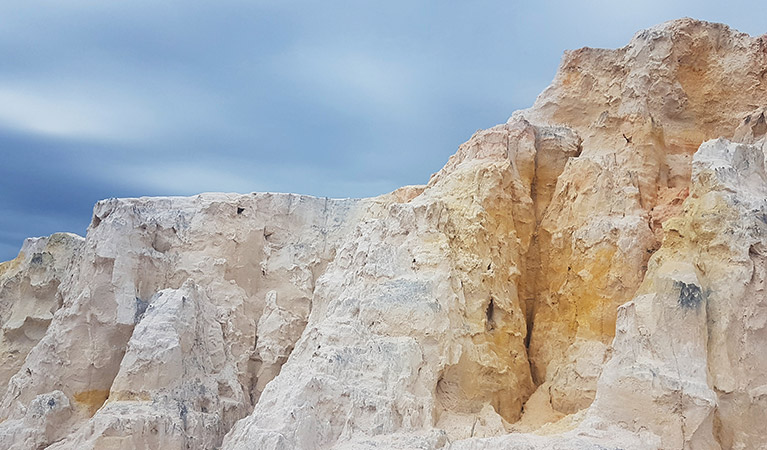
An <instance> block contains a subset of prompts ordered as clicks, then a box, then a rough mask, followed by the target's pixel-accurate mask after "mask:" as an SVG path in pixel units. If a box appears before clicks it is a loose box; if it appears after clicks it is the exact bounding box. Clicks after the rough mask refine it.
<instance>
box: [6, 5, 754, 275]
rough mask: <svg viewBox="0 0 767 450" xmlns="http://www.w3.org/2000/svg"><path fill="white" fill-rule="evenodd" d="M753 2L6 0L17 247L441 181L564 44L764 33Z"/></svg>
mask: <svg viewBox="0 0 767 450" xmlns="http://www.w3.org/2000/svg"><path fill="white" fill-rule="evenodd" d="M738 3H739V2H721V1H716V2H713V1H712V2H705V1H676V2H670V1H668V0H664V1H639V0H634V1H631V2H626V3H625V4H623V3H622V2H618V1H608V0H603V1H585V2H577V1H567V2H561V3H554V2H543V1H524V2H515V1H497V2H493V1H461V2H445V1H416V0H406V1H396V0H387V1H379V2H370V1H356V2H351V1H350V2H338V1H328V0H325V1H302V2H291V1H276V0H274V1H245V0H217V1H209V2H199V1H189V0H186V1H137V0H131V1H116V0H110V1H103V0H98V1H85V0H68V1H62V2H52V1H47V2H40V1H32V0H29V1H25V2H2V3H1V4H0V61H2V64H0V212H1V213H0V261H2V260H7V259H11V258H13V257H14V256H15V255H16V253H17V252H18V250H19V248H20V246H21V244H22V241H23V239H24V238H25V237H27V236H40V235H47V234H50V233H53V232H56V231H71V232H75V233H78V234H81V235H82V234H84V233H85V229H86V227H87V225H88V223H89V222H90V217H91V211H92V207H93V204H94V203H95V202H96V201H97V200H99V199H101V198H107V197H124V196H131V197H133V196H141V195H191V194H196V193H199V192H209V191H226V192H252V191H277V192H298V193H302V194H312V195H317V196H332V197H362V196H373V195H378V194H382V193H385V192H388V191H391V190H393V189H395V188H397V187H399V186H402V185H405V184H420V183H425V182H426V181H428V178H429V175H430V174H432V173H433V172H435V171H437V170H439V168H440V167H441V166H442V165H443V164H444V163H445V162H446V160H447V158H448V157H449V156H450V155H451V154H452V153H454V152H455V150H456V148H457V147H458V145H459V144H461V143H462V142H463V141H465V140H466V139H468V138H469V137H470V136H471V134H472V133H473V132H474V131H476V130H477V129H480V128H487V127H490V126H493V125H495V124H497V123H502V122H505V121H506V119H507V118H508V117H509V116H510V115H511V113H512V112H513V111H514V110H516V109H521V108H526V107H529V106H530V105H531V104H532V103H533V101H534V99H535V96H536V95H537V94H538V93H539V92H540V91H541V90H542V89H543V88H544V87H546V85H548V84H549V82H550V81H551V79H552V78H553V77H554V73H555V71H556V68H557V66H558V64H559V60H560V57H561V55H562V52H563V51H564V50H565V49H571V48H579V47H583V46H590V47H608V48H614V47H620V46H623V45H625V44H626V43H627V42H628V41H629V39H630V38H631V36H632V35H633V34H634V33H635V32H636V31H637V30H639V29H642V28H646V27H648V26H651V25H654V24H656V23H660V22H663V21H666V20H669V19H674V18H678V17H683V16H691V17H695V18H700V19H705V20H710V21H717V22H725V23H728V24H729V25H731V26H732V27H734V28H736V29H738V30H740V31H744V32H748V33H750V34H752V35H759V34H763V33H765V32H767V19H766V18H767V2H743V3H742V4H738Z"/></svg>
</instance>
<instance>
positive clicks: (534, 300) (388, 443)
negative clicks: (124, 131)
mask: <svg viewBox="0 0 767 450" xmlns="http://www.w3.org/2000/svg"><path fill="white" fill-rule="evenodd" d="M765 107H767V37H760V38H753V37H750V36H747V35H744V34H740V33H737V32H735V31H733V30H731V29H729V28H727V27H726V26H723V25H717V24H709V23H705V22H697V21H693V20H690V19H683V20H679V21H674V22H669V23H666V24H663V25H660V26H658V27H655V28H652V29H649V30H646V31H643V32H640V33H639V34H637V35H636V36H635V37H634V39H632V41H631V43H630V44H629V45H628V46H626V47H624V48H622V49H618V50H593V49H582V50H578V51H574V52H569V53H567V54H566V55H565V58H564V60H563V63H562V66H561V68H560V71H559V73H558V74H557V77H556V78H555V80H554V82H553V83H552V85H551V86H550V87H549V88H548V89H547V90H546V91H544V93H543V94H541V96H540V97H539V98H538V100H537V101H536V104H535V105H534V106H533V107H532V108H531V109H529V110H524V111H518V112H516V113H514V115H513V116H512V117H511V119H509V121H508V122H507V123H505V124H503V125H498V126H496V127H493V128H490V129H488V130H485V131H480V132H478V133H476V134H475V135H474V136H473V137H472V138H471V139H470V140H469V141H468V142H467V143H465V144H464V145H462V146H461V147H460V148H459V150H458V152H457V153H456V154H455V155H454V156H452V157H451V158H450V160H449V161H448V163H447V164H446V165H445V167H444V168H443V169H442V170H441V171H440V172H438V173H437V174H435V175H434V176H432V178H431V180H430V181H429V183H428V184H427V185H426V186H408V187H405V188H402V189H399V190H397V191H395V192H393V193H391V194H387V195H384V196H380V197H376V198H372V199H363V200H329V199H320V198H313V197H306V196H297V195H285V194H252V195H234V194H204V195H200V196H196V197H191V198H141V199H122V200H120V199H110V200H105V201H103V202H100V203H99V204H97V205H96V207H95V209H94V217H93V222H92V224H91V226H90V227H89V229H88V233H87V236H86V238H85V239H84V240H83V239H82V238H78V237H75V236H73V235H53V236H51V237H50V238H43V239H41V240H37V241H32V240H30V241H28V242H27V243H26V244H25V246H24V248H23V249H22V252H21V253H20V255H19V257H18V258H17V259H16V260H14V261H11V262H8V263H4V264H3V265H0V321H1V322H2V323H3V328H2V331H1V332H2V334H0V345H1V346H0V352H2V355H1V356H2V358H3V365H2V368H0V377H2V378H0V381H3V382H4V383H7V386H8V388H7V392H6V393H5V395H4V396H3V398H2V402H1V403H0V420H2V422H0V447H2V448H16V449H26V448H46V447H49V448H52V449H54V448H55V449H87V448H99V449H101V448H115V449H129V448H168V449H174V448H178V449H182V448H183V449H187V448H193V449H213V448H226V449H251V448H258V449H275V450H276V449H294V448H298V449H326V448H336V449H365V448H371V449H372V448H403V449H404V448H429V449H440V448H451V449H491V448H493V449H494V448H541V449H544V448H562V449H569V448H572V449H584V448H587V449H588V448H593V449H604V448H623V449H648V448H659V449H660V448H663V449H670V448H679V449H687V448H691V449H709V448H710V449H719V448H759V447H760V446H761V445H763V442H765V441H767V430H765V429H764V427H763V426H761V422H763V419H764V417H765V416H766V415H767V390H766V389H767V388H766V386H767V375H765V374H767V358H765V357H764V350H765V349H767V294H765V286H764V285H765V277H767V259H766V258H767V256H765V255H767V175H766V173H767V172H766V171H765V157H764V151H765V140H766V139H765V137H764V136H765V133H767V125H766V122H765V114H766V113H765ZM720 138H725V139H720ZM727 139H729V140H727Z"/></svg>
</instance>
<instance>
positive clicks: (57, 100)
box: [0, 84, 155, 141]
mask: <svg viewBox="0 0 767 450" xmlns="http://www.w3.org/2000/svg"><path fill="white" fill-rule="evenodd" d="M83 90H86V89H83ZM83 90H81V92H79V93H76V94H68V93H67V89H66V88H64V89H57V88H56V85H55V84H54V85H53V86H51V85H50V84H49V85H48V86H42V87H32V86H20V85H7V84H5V85H3V84H0V125H2V126H4V127H5V128H9V129H15V130H18V131H23V132H31V133H38V134H42V135H46V136H54V137H61V138H68V139H73V138H77V139H99V140H106V141H111V140H116V139H132V138H134V137H135V136H137V135H141V134H144V135H146V134H151V133H153V132H154V131H155V130H154V125H153V120H152V119H153V117H152V116H153V114H152V109H151V108H149V107H147V106H146V105H141V104H139V103H137V102H135V100H134V99H131V98H129V97H127V96H126V95H124V94H114V93H112V94H106V95H105V94H104V93H101V92H100V93H95V92H94V93H93V94H91V95H82V91H83Z"/></svg>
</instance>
